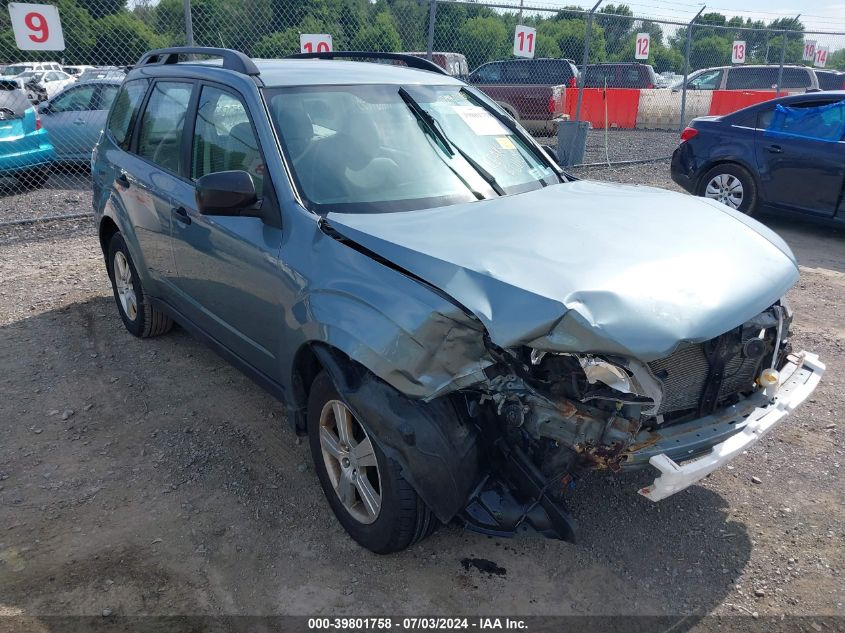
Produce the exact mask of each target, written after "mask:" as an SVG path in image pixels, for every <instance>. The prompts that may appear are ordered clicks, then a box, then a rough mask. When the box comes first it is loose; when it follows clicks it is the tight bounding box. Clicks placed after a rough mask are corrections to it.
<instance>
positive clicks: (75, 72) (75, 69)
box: [62, 65, 96, 79]
mask: <svg viewBox="0 0 845 633" xmlns="http://www.w3.org/2000/svg"><path fill="white" fill-rule="evenodd" d="M94 68H96V67H95V66H85V65H82V66H62V70H63V71H64V72H66V73H67V74H68V75H71V76H72V77H74V78H75V79H79V76H80V75H81V74H82V73H84V72H85V71H86V70H93V69H94Z"/></svg>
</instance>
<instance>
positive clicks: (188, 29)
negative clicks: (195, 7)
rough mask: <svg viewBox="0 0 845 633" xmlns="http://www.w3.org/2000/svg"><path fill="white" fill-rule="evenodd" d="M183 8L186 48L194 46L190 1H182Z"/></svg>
mask: <svg viewBox="0 0 845 633" xmlns="http://www.w3.org/2000/svg"><path fill="white" fill-rule="evenodd" d="M183 4H184V7H185V43H186V44H187V45H188V46H193V45H194V22H193V19H192V18H191V0H184V3H183Z"/></svg>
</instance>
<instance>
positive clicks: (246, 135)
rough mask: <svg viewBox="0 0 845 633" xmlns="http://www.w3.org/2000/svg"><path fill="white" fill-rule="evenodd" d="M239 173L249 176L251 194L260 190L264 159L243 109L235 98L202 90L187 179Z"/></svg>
mask: <svg viewBox="0 0 845 633" xmlns="http://www.w3.org/2000/svg"><path fill="white" fill-rule="evenodd" d="M230 170H240V171H245V172H247V173H248V174H249V175H250V176H252V180H253V182H254V183H255V191H256V192H257V193H258V196H259V197H261V195H262V192H263V190H264V159H263V158H262V156H261V150H260V149H259V147H258V140H257V139H256V138H255V132H254V131H253V129H252V124H251V123H250V120H249V115H248V114H247V111H246V106H244V104H243V102H242V101H241V100H240V99H239V98H237V97H236V96H235V95H233V94H231V93H229V92H226V91H225V90H220V89H219V88H212V87H209V86H206V87H205V88H203V89H202V94H201V95H200V100H199V107H198V108H197V122H196V126H195V128H194V145H193V151H192V158H191V178H192V179H193V180H196V179H197V178H200V177H202V176H205V175H206V174H212V173H214V172H218V171H230Z"/></svg>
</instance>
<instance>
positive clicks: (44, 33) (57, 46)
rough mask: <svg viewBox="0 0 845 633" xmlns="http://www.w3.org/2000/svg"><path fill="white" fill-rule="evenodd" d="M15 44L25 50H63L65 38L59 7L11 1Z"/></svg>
mask: <svg viewBox="0 0 845 633" xmlns="http://www.w3.org/2000/svg"><path fill="white" fill-rule="evenodd" d="M9 17H10V18H11V20H12V30H13V31H14V33H15V44H16V45H17V47H18V48H19V49H21V50H23V51H63V50H65V38H64V34H63V33H62V21H61V19H60V18H59V9H58V8H57V7H56V6H54V5H52V4H24V3H22V2H10V3H9Z"/></svg>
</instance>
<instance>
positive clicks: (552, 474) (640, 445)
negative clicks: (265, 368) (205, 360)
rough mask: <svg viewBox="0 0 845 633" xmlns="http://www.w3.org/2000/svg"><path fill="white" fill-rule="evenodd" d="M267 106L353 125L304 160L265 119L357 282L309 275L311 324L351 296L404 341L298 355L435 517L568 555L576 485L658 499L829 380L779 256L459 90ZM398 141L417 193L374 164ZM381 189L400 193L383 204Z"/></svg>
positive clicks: (778, 247) (787, 261)
mask: <svg viewBox="0 0 845 633" xmlns="http://www.w3.org/2000/svg"><path fill="white" fill-rule="evenodd" d="M268 93H269V94H268V103H269V104H270V105H269V107H270V111H271V113H272V112H274V111H275V110H276V109H277V108H278V109H279V112H287V113H290V112H297V111H300V110H302V111H304V110H305V109H306V108H305V107H304V105H303V104H305V105H307V104H308V103H309V100H313V99H318V100H320V101H321V103H322V104H323V106H321V107H328V106H326V104H333V103H334V102H335V101H337V103H338V104H347V105H346V106H344V107H347V108H348V107H349V104H357V105H355V107H354V108H352V111H351V114H349V115H348V119H349V120H351V121H353V125H348V124H347V125H346V127H345V128H344V127H342V126H343V124H340V125H339V127H340V130H339V131H331V130H330V131H329V132H328V133H326V135H325V136H324V137H322V138H318V139H317V141H316V145H317V147H318V149H317V150H314V149H307V148H306V149H299V148H298V147H295V146H294V145H293V143H290V142H288V143H286V142H285V139H286V138H288V139H289V138H291V137H293V136H294V134H293V133H292V132H291V129H290V125H291V124H290V123H285V121H284V119H283V115H282V114H279V115H278V116H277V119H276V121H275V122H276V125H277V126H278V128H279V133H280V137H281V138H282V141H283V146H284V149H285V153H286V156H287V158H288V161H289V163H290V165H291V167H292V173H293V180H294V185H295V186H296V187H297V189H298V190H299V191H300V193H301V195H302V204H303V206H305V207H307V208H309V209H310V210H311V211H312V212H314V213H315V214H316V215H317V216H318V217H319V219H318V229H317V232H318V234H319V237H318V238H315V243H317V241H318V240H323V241H325V240H327V241H329V242H330V243H333V244H334V246H332V247H331V248H332V249H336V248H340V249H343V250H342V251H336V250H332V251H331V252H332V253H340V254H341V255H342V256H343V257H348V258H349V268H350V269H353V270H354V271H355V272H356V273H357V272H359V269H360V270H364V269H365V268H367V267H371V268H370V270H371V271H372V278H371V279H368V280H365V281H362V280H361V279H358V280H356V281H355V282H354V283H353V284H351V285H350V283H348V282H347V280H346V279H345V278H344V279H342V280H341V279H339V278H337V277H336V276H332V275H331V274H329V272H326V274H325V275H322V276H321V275H316V276H315V277H314V278H313V279H312V280H311V284H312V287H311V289H310V291H311V293H312V295H311V298H310V299H309V301H311V302H312V305H311V306H309V308H308V312H309V314H311V315H312V318H314V316H315V315H319V314H320V313H321V311H320V309H319V308H317V307H315V306H317V305H318V304H319V301H320V299H319V296H322V295H324V296H333V297H336V296H338V295H339V294H342V293H349V292H350V291H349V288H350V287H353V286H354V287H355V288H363V291H362V293H361V294H359V295H357V296H356V301H360V302H361V303H362V304H366V305H367V306H368V308H367V310H375V312H376V313H378V314H379V321H375V320H374V321H373V322H372V326H373V327H378V325H377V324H378V323H380V322H382V320H383V322H384V323H389V324H390V328H393V327H397V334H395V335H388V334H387V333H386V331H385V333H384V336H373V335H370V338H368V339H367V343H366V344H361V343H350V342H349V340H348V339H349V337H347V336H346V335H345V334H344V335H340V334H333V333H332V330H331V329H330V328H327V327H324V328H323V332H324V335H322V336H321V337H320V338H319V340H314V341H313V342H312V345H313V349H314V352H315V354H316V356H317V358H318V359H319V363H320V366H321V367H322V368H324V369H325V370H326V371H327V372H328V374H329V375H330V376H331V378H332V381H333V383H334V385H335V386H336V388H337V390H338V392H339V393H340V394H341V396H342V397H343V400H344V402H345V403H346V404H347V405H348V407H349V409H350V410H351V411H352V412H353V414H354V416H355V418H356V419H357V420H359V421H360V423H361V425H362V426H363V427H364V428H365V429H366V431H367V434H368V436H369V437H371V438H374V440H375V441H376V442H377V443H378V445H379V446H380V447H381V449H382V450H383V451H384V452H385V454H386V455H388V456H389V457H390V458H391V459H392V460H394V461H395V462H396V463H397V464H398V465H399V467H400V468H401V471H402V475H403V477H404V478H405V479H406V480H407V481H408V482H410V484H411V485H412V486H413V488H414V489H415V491H416V492H417V494H419V496H420V498H421V499H422V500H423V502H424V503H425V504H427V506H428V507H429V508H430V509H431V511H432V512H433V513H434V514H435V515H436V516H437V518H438V519H440V520H441V521H443V522H446V521H449V520H451V519H453V518H455V517H460V519H461V520H462V521H463V522H464V523H465V524H466V525H467V526H468V527H470V528H472V529H476V530H478V531H481V532H484V533H488V534H496V535H513V534H515V533H518V532H520V531H525V530H534V531H536V532H539V533H541V534H543V535H545V536H549V537H553V538H561V539H566V540H574V539H575V535H576V527H575V521H574V519H573V518H572V517H571V516H570V515H569V513H568V511H567V510H566V507H565V504H564V502H563V496H564V492H565V490H566V489H567V487H569V486H571V485H572V483H573V481H574V479H575V478H576V477H577V476H578V474H579V473H581V472H583V471H585V470H607V471H610V472H614V473H616V472H620V471H627V470H633V469H637V468H645V467H653V468H655V469H656V470H657V473H658V474H659V476H658V477H657V478H656V479H655V481H654V483H653V484H652V485H650V486H648V487H646V488H643V489H641V490H640V491H639V492H640V494H642V495H644V496H646V497H648V498H649V499H652V500H654V501H658V500H660V499H663V498H665V497H666V496H669V495H671V494H673V493H675V492H678V491H679V490H682V489H684V488H686V487H687V486H689V485H691V484H693V483H695V482H696V481H698V480H700V479H701V478H702V477H704V476H706V475H707V474H708V473H710V472H712V471H713V470H715V469H716V468H718V467H720V466H721V465H723V464H724V463H726V462H727V461H729V460H730V459H732V458H733V457H735V456H736V455H737V454H739V453H740V452H742V451H743V450H745V449H746V448H748V447H749V446H750V445H751V444H753V443H754V442H756V441H758V440H759V439H760V437H762V436H763V435H764V434H765V433H766V432H768V431H769V430H770V429H771V428H772V427H773V426H774V425H775V424H776V423H777V422H779V421H780V420H781V419H782V418H783V417H784V416H785V415H786V414H788V413H789V412H791V411H792V410H793V409H794V408H795V407H796V406H797V405H798V404H800V403H801V402H802V401H803V400H804V399H806V398H807V397H808V395H809V394H810V393H811V392H812V391H813V389H815V387H816V385H817V384H818V381H819V380H820V378H821V376H822V374H823V372H824V365H823V364H822V363H821V362H820V361H819V359H818V358H817V357H816V356H815V355H814V354H812V353H809V352H806V351H799V352H794V351H793V350H792V349H791V345H790V325H791V322H792V313H791V311H790V310H789V307H788V306H787V304H786V303H785V302H784V301H783V299H782V298H783V296H784V295H785V293H786V292H787V291H788V290H789V288H791V287H792V286H793V285H794V284H795V282H796V281H797V279H798V267H797V264H796V262H795V259H794V256H793V255H792V253H791V252H790V250H789V248H788V247H787V246H786V244H785V243H784V242H783V241H782V240H781V239H780V238H779V237H778V236H777V235H775V234H774V233H773V232H771V231H770V230H768V229H767V228H765V227H764V226H762V225H761V224H759V223H757V222H756V221H754V220H751V219H750V218H748V217H746V216H743V215H742V214H740V213H737V212H735V211H732V210H730V209H728V208H727V207H723V206H722V205H719V204H717V203H714V202H712V201H707V200H700V199H695V198H691V197H688V196H684V195H681V194H676V193H671V192H668V191H663V190H658V189H650V188H645V187H630V186H627V187H626V186H619V185H610V184H602V183H595V182H588V181H579V180H577V179H574V178H571V177H569V176H567V175H566V174H563V173H562V172H561V171H560V170H559V168H558V167H557V166H556V165H554V163H552V162H551V161H550V160H549V159H548V156H546V154H545V153H544V152H543V150H542V149H540V148H539V147H538V146H537V145H536V143H534V142H533V140H531V139H530V137H528V136H527V135H526V134H525V133H524V132H522V131H521V130H519V128H518V127H515V126H514V125H513V124H512V122H509V121H507V119H506V117H505V115H503V113H501V112H500V111H498V110H497V109H496V108H495V106H494V105H493V104H490V103H489V102H487V101H486V100H485V98H484V97H483V96H481V95H476V94H475V93H474V92H473V91H471V90H469V89H468V88H466V87H463V86H462V85H461V84H459V83H455V84H454V85H453V84H446V85H434V86H408V87H401V88H399V89H398V90H397V87H396V86H393V85H391V86H376V87H373V86H366V87H361V86H355V87H348V86H340V87H332V88H331V89H324V88H313V89H309V90H302V89H296V88H291V89H285V90H278V91H276V92H271V91H268ZM338 107H339V106H338ZM329 109H330V108H329ZM347 111H349V110H347ZM372 112H378V116H379V117H381V118H380V122H381V125H382V127H381V128H379V129H376V127H375V126H373V125H371V123H372V122H370V123H368V122H367V120H366V116H364V115H365V114H367V113H370V114H372ZM403 117H404V118H403ZM406 119H407V120H406ZM408 121H412V122H413V125H412V126H411V124H409V123H408ZM400 123H401V125H405V126H406V127H405V128H403V134H404V138H406V139H408V141H409V142H413V143H417V150H418V151H419V152H420V153H424V152H432V151H433V152H434V153H435V154H437V156H438V161H439V162H440V163H442V165H439V163H438V167H437V169H439V170H440V172H439V175H438V176H437V177H435V175H434V171H436V169H434V168H431V171H432V173H431V174H429V173H427V171H428V169H429V164H428V163H426V162H425V161H423V162H422V165H420V166H418V168H419V169H421V173H420V174H419V175H418V178H416V179H415V180H414V179H411V178H410V177H409V176H407V174H403V172H402V169H403V165H402V161H401V155H400V153H399V152H391V151H387V150H386V149H385V148H386V147H387V148H389V147H391V141H392V140H393V139H391V136H390V135H391V133H392V132H391V126H395V127H396V128H397V129H398V128H400V127H401V125H400ZM326 125H327V126H328V125H329V122H328V121H327V122H326ZM368 126H369V127H368ZM318 127H319V126H318V125H317V123H316V122H314V129H315V130H317V128H318ZM412 129H416V131H417V132H419V135H418V138H417V137H416V136H415V135H414V134H412V133H411V130H412ZM362 131H363V132H362ZM318 132H319V133H322V132H320V131H319V130H318ZM315 133H317V132H315ZM341 137H343V138H342V139H341ZM366 137H371V138H374V139H377V140H378V141H379V147H370V146H369V145H368V143H367V140H366ZM479 139H481V140H479ZM335 140H337V141H340V140H342V141H343V142H342V143H341V142H338V143H336V144H333V143H334V141H335ZM320 148H322V149H320ZM350 148H354V149H355V150H356V151H355V152H354V153H352V154H349V153H348V152H349V151H350ZM479 148H481V149H479ZM309 152H310V153H309ZM321 152H322V153H321ZM508 161H510V162H508ZM312 163H313V164H314V165H317V164H319V165H320V166H321V167H322V168H324V171H322V172H319V170H318V169H317V168H316V167H313V166H312ZM326 164H328V167H325V165H326ZM335 164H336V168H335V167H332V166H333V165H335ZM520 170H521V171H520ZM335 172H336V173H335ZM327 173H328V174H329V175H330V179H329V184H328V185H327V184H326V174H327ZM341 175H342V176H343V178H346V179H348V182H346V180H343V178H340V176H341ZM331 178H337V180H338V182H333V181H331ZM403 178H405V180H403ZM510 178H514V179H515V180H513V182H511V181H510V180H509V179H510ZM520 178H521V179H522V180H520ZM426 179H430V183H429V189H430V190H431V191H430V192H428V193H426V194H425V195H422V194H421V193H419V185H420V182H423V181H426ZM450 179H451V181H453V183H452V184H453V185H454V188H452V189H450V188H449V187H447V186H446V185H444V184H443V183H444V182H446V181H447V180H450ZM412 180H413V181H412ZM378 183H389V185H390V186H392V185H393V184H397V183H407V184H404V185H402V187H399V186H398V184H397V187H396V192H395V198H389V194H388V193H386V191H390V192H392V191H393V190H392V189H390V188H389V187H388V189H387V190H385V189H379V186H381V185H378ZM431 183H436V184H431ZM384 186H387V185H384ZM327 192H328V193H327ZM362 192H363V193H362ZM356 196H357V198H356ZM415 196H416V197H415ZM386 197H387V198H388V199H385V198H386ZM321 243H322V242H321ZM325 248H326V249H328V248H329V247H327V246H326V247H325ZM326 252H328V251H326ZM332 257H336V255H332ZM353 260H354V263H353ZM364 262H367V263H366V264H365V263H364ZM331 270H332V269H331V267H328V268H327V271H331ZM367 274H368V275H369V273H367ZM400 279H401V280H402V282H401V283H403V284H404V283H406V282H408V281H410V282H411V283H413V284H416V286H415V287H416V288H417V289H421V290H420V291H421V292H427V293H430V295H431V297H434V298H436V300H434V299H432V303H431V305H432V306H433V305H435V304H436V305H438V306H440V307H438V308H434V307H432V308H431V310H430V311H429V312H427V313H423V312H422V311H421V310H420V307H419V305H418V304H417V303H413V307H412V303H411V302H410V301H409V303H408V304H407V305H405V306H403V305H402V303H401V301H396V300H395V298H394V297H392V296H391V297H389V298H386V297H385V293H384V292H383V291H382V290H381V289H379V288H378V285H379V284H384V283H388V284H390V283H398V282H399V280H400ZM391 280H393V282H391ZM355 313H356V314H357V308H356V312H355ZM364 313H365V312H361V314H364ZM348 318H349V319H354V318H355V315H354V314H353V313H352V312H350V313H349V317H348ZM399 324H401V326H399ZM358 325H359V326H360V323H359V324H358ZM327 494H328V492H327Z"/></svg>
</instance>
